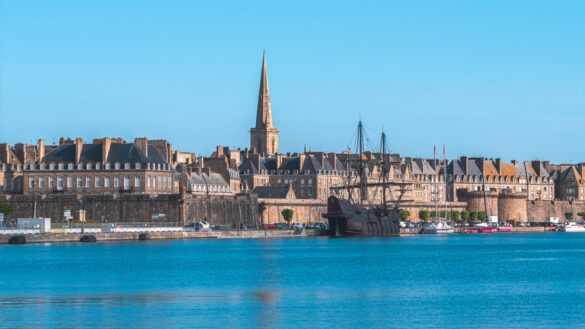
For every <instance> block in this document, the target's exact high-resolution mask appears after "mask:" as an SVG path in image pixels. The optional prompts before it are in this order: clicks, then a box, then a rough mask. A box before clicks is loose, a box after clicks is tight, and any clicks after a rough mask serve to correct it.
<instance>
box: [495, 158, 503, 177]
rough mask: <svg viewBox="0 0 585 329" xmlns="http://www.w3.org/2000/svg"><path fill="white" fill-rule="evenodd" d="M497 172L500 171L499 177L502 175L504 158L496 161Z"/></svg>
mask: <svg viewBox="0 0 585 329" xmlns="http://www.w3.org/2000/svg"><path fill="white" fill-rule="evenodd" d="M496 170H497V171H498V175H501V174H502V158H497V159H496Z"/></svg>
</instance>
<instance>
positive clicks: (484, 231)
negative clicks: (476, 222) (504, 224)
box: [478, 227, 496, 233]
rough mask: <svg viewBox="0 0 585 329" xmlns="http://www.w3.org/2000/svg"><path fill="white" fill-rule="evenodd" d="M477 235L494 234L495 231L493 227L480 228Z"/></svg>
mask: <svg viewBox="0 0 585 329" xmlns="http://www.w3.org/2000/svg"><path fill="white" fill-rule="evenodd" d="M478 230H479V233H494V232H495V231H496V228H495V227H480V228H478Z"/></svg>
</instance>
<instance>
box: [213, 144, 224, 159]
mask: <svg viewBox="0 0 585 329" xmlns="http://www.w3.org/2000/svg"><path fill="white" fill-rule="evenodd" d="M215 155H216V157H218V158H221V157H222V156H223V146H220V145H218V146H217V150H216V151H215Z"/></svg>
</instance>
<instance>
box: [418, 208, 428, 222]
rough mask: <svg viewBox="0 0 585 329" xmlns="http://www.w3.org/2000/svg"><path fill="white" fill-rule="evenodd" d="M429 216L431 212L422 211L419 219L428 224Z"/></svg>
mask: <svg viewBox="0 0 585 329" xmlns="http://www.w3.org/2000/svg"><path fill="white" fill-rule="evenodd" d="M429 215H430V213H429V211H428V210H420V211H419V212H418V217H419V218H420V219H421V220H422V221H424V222H426V221H427V220H429Z"/></svg>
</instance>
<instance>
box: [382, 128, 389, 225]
mask: <svg viewBox="0 0 585 329" xmlns="http://www.w3.org/2000/svg"><path fill="white" fill-rule="evenodd" d="M388 169H389V168H388V162H387V159H386V133H384V132H383V131H382V210H383V211H384V212H383V214H384V216H386V214H387V208H386V175H387V174H388Z"/></svg>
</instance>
